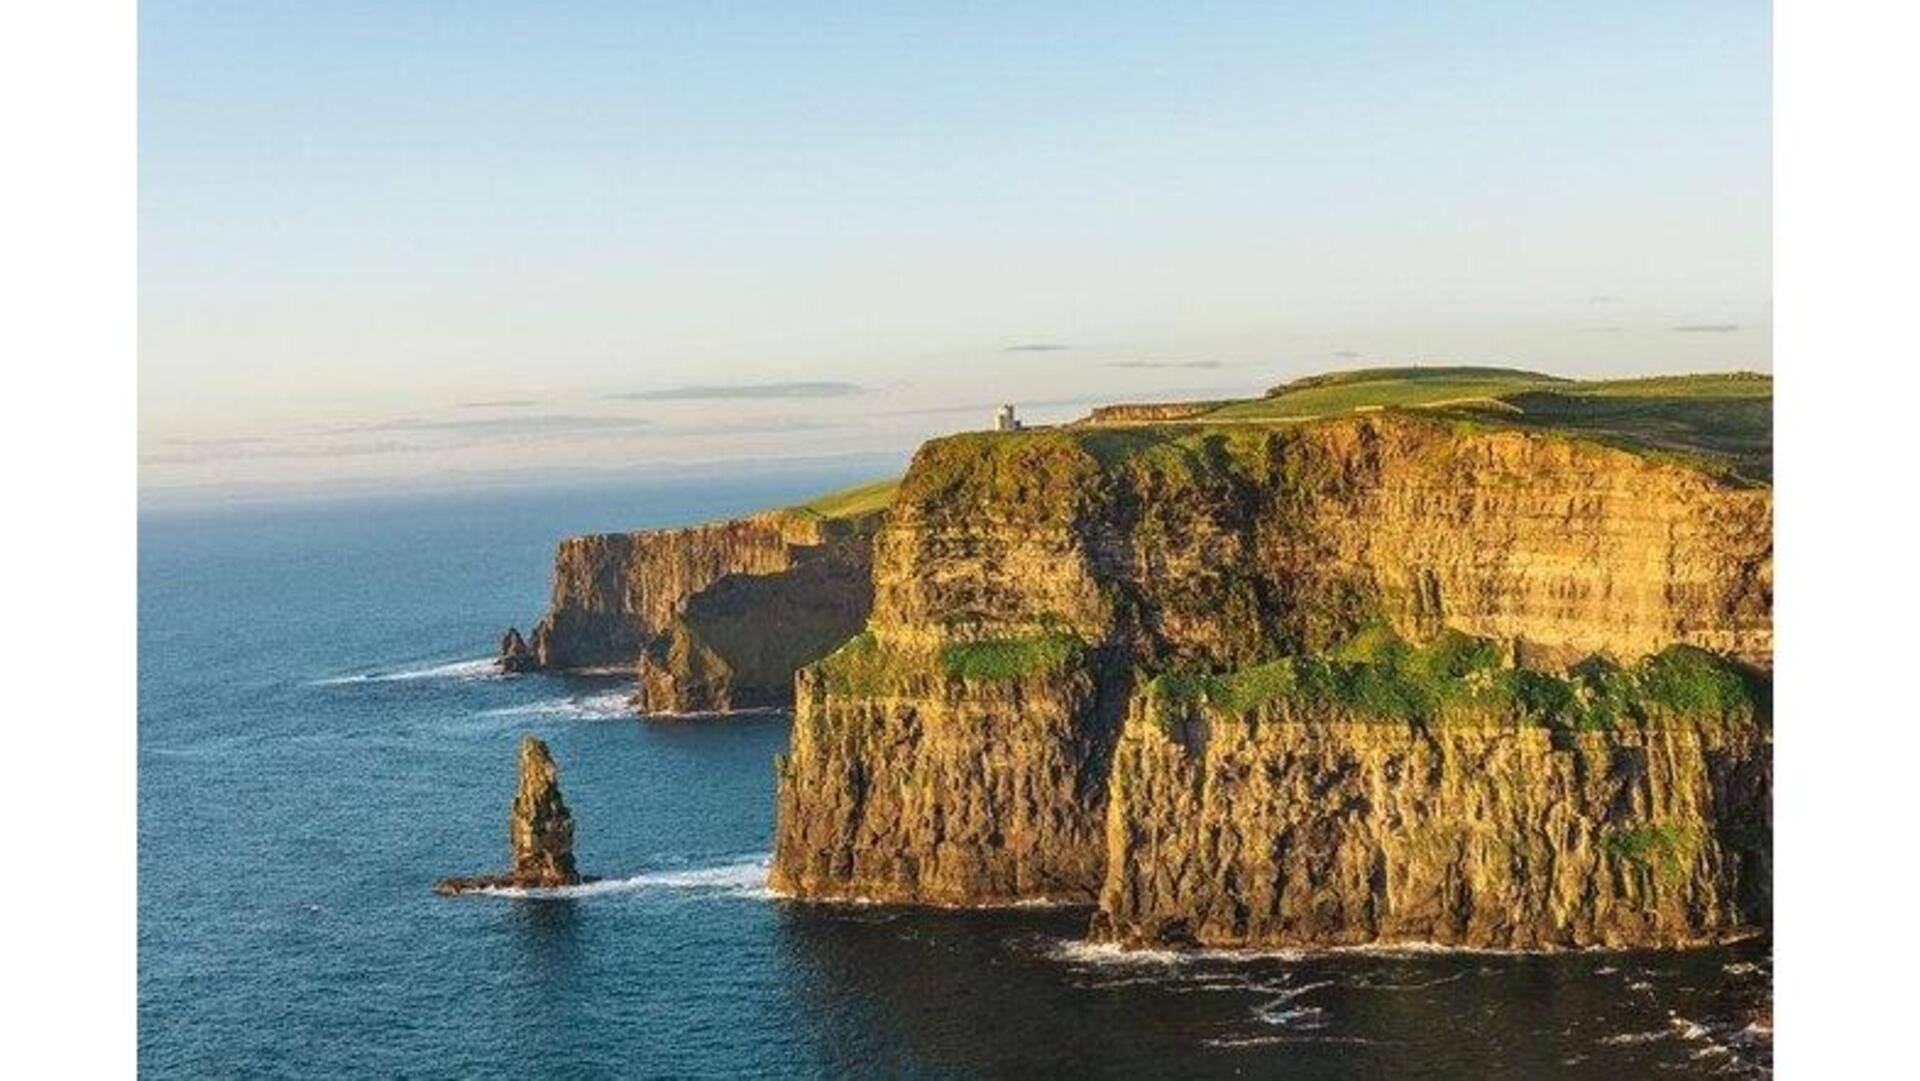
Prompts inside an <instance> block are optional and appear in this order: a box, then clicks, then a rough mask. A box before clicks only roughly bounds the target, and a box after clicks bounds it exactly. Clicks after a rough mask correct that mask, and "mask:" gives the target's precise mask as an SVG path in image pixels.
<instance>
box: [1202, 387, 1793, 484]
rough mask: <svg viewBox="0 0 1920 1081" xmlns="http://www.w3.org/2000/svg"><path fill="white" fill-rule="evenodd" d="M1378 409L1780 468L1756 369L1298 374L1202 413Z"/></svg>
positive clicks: (1748, 468)
mask: <svg viewBox="0 0 1920 1081" xmlns="http://www.w3.org/2000/svg"><path fill="white" fill-rule="evenodd" d="M1377 409H1421V410H1429V411H1433V412H1436V413H1438V414H1440V415H1443V416H1452V417H1455V418H1459V419H1469V420H1477V421H1481V422H1485V423H1493V424H1498V425H1505V426H1510V427H1519V428H1527V429H1534V430H1540V431H1553V432H1561V433H1566V434H1570V435H1577V436H1581V437H1584V438H1589V439H1593V440H1596V441H1598V442H1601V443H1605V444H1607V445H1609V446H1615V447H1619V448H1621V449H1625V450H1632V451H1635V452H1639V453H1649V454H1663V455H1671V456H1677V457H1679V458H1681V459H1683V460H1685V461H1686V462H1688V463H1689V464H1692V465H1695V466H1702V467H1706V468H1708V469H1710V470H1712V471H1716V472H1721V473H1724V474H1727V475H1730V476H1733V477H1735V478H1738V479H1741V480H1746V481H1758V482H1765V481H1767V480H1769V479H1770V478H1771V477H1772V475H1773V379H1772V377H1771V376H1767V375H1762V374H1759V373H1757V372H1706V373H1699V374H1693V375H1663V376H1652V377H1648V378H1642V379H1607V380H1596V381H1577V380H1571V379H1562V378H1559V377H1557V376H1550V375H1543V374H1541V373H1539V372H1529V371H1521V370H1517V369H1507V368H1468V367H1435V368H1369V369H1362V370H1359V371H1352V372H1333V373H1329V374H1326V375H1318V376H1310V377H1308V378H1305V379H1296V380H1294V381H1293V382H1291V383H1284V384H1282V385H1280V386H1277V387H1275V388H1273V389H1272V390H1271V391H1269V392H1268V393H1267V396H1266V397H1264V398H1253V399H1249V400H1246V401H1239V402H1232V403H1229V404H1226V405H1223V406H1221V407H1220V408H1218V409H1215V410H1213V411H1212V412H1209V413H1206V414H1204V415H1203V416H1202V417H1201V418H1200V419H1201V420H1203V421H1217V422H1222V423H1229V422H1231V423H1245V422H1249V421H1273V422H1288V421H1301V420H1308V419H1311V418H1315V417H1325V416H1334V415H1338V414H1342V413H1352V412H1365V411H1370V410H1377Z"/></svg>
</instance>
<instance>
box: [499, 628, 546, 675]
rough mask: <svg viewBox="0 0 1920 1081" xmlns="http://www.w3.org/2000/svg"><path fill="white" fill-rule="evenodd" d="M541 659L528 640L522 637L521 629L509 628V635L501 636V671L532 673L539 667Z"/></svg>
mask: <svg viewBox="0 0 1920 1081" xmlns="http://www.w3.org/2000/svg"><path fill="white" fill-rule="evenodd" d="M539 663H540V661H539V657H538V656H537V655H536V654H535V653H534V652H533V647H531V646H529V645H527V640H526V639H525V638H522V637H520V628H518V627H508V628H507V633H506V634H503V635H501V636H500V670H501V671H503V672H530V671H533V670H534V669H535V668H537V667H539Z"/></svg>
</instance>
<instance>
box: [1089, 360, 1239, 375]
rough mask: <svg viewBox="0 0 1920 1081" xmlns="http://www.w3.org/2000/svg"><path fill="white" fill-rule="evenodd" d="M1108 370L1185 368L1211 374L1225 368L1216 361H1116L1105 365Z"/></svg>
mask: <svg viewBox="0 0 1920 1081" xmlns="http://www.w3.org/2000/svg"><path fill="white" fill-rule="evenodd" d="M1107 367H1109V368H1134V369H1141V370H1148V369H1167V368H1187V369H1191V370H1194V371H1203V372H1211V371H1215V370H1218V369H1220V368H1224V367H1226V365H1225V364H1223V363H1221V362H1220V361H1217V360H1116V361H1112V362H1111V363H1109V364H1108V365H1107Z"/></svg>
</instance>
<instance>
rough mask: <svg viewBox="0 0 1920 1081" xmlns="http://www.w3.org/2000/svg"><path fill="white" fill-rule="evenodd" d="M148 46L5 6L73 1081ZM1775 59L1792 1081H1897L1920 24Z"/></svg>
mask: <svg viewBox="0 0 1920 1081" xmlns="http://www.w3.org/2000/svg"><path fill="white" fill-rule="evenodd" d="M134 30H135V26H134V13H133V9H132V5H130V4H126V3H118V2H113V0H68V2H66V3H61V4H16V5H10V6H8V7H7V8H6V9H5V12H4V14H3V15H0V131H5V132H6V133H7V136H8V138H7V143H8V148H9V150H10V151H11V153H10V154H9V155H8V156H9V158H10V163H9V165H8V167H7V169H6V170H5V172H4V174H0V195H4V198H0V215H4V219H3V220H0V235H3V236H4V237H5V243H4V245H0V297H4V309H3V311H0V358H4V359H5V373H6V393H5V394H4V396H0V400H4V402H5V423H4V424H0V439H4V452H5V455H6V457H5V461H6V463H7V466H8V473H9V481H10V484H9V486H8V499H7V501H6V506H7V511H8V514H7V517H8V522H9V525H10V528H8V529H6V530H4V531H0V538H4V539H0V543H3V544H4V545H5V547H4V551H3V552H0V582H4V598H5V601H6V612H7V615H8V617H9V618H8V620H7V622H6V629H7V631H8V641H9V646H10V648H9V649H8V650H7V653H6V655H7V658H8V661H9V662H10V663H8V665H7V668H6V670H7V672H8V674H9V676H10V677H11V678H10V680H9V691H10V692H11V693H10V694H9V696H8V705H9V708H8V710H7V716H6V720H7V744H6V749H7V752H8V759H9V762H8V765H9V768H8V769H7V770H6V773H5V780H4V783H0V799H4V800H5V810H6V821H7V824H8V842H9V843H8V846H7V850H8V859H7V868H8V870H9V872H10V874H9V881H8V882H7V883H6V884H5V887H4V888H0V898H3V900H0V927H4V929H5V931H4V933H5V935H6V938H7V944H6V957H7V975H8V977H9V983H10V984H11V985H12V988H11V989H12V991H13V992H14V993H11V994H9V995H8V1001H7V1004H6V1023H5V1025H4V1026H0V1032H3V1033H4V1035H3V1036H0V1038H3V1039H4V1040H5V1048H4V1057H5V1059H6V1061H8V1063H9V1064H10V1065H11V1066H13V1067H14V1068H15V1069H16V1070H18V1069H20V1068H21V1067H22V1066H25V1065H29V1064H31V1063H32V1062H34V1061H36V1060H38V1061H44V1062H46V1063H48V1064H58V1069H59V1072H60V1073H61V1074H62V1075H66V1076H94V1075H98V1074H101V1073H126V1072H131V1069H132V1067H133V1064H134V1055H135V1017H136V1014H135V983H134V976H135V969H134V965H135V948H134V947H135V939H134V887H135V881H134V868H135V857H134V822H135V808H134V800H135V777H134V753H133V749H134V721H135V709H136V700H135V695H134V682H133V663H132V662H133V648H134V615H135V613H134V599H133V598H134V584H135V583H134V557H133V549H134V543H135V535H134V517H133V507H134V485H135V477H134V448H133V436H134V425H135V411H134V401H135V399H134V374H135V373H134V363H133V356H134V349H135V335H134V328H135V307H134V247H133V245H134V235H135V233H134V211H135V204H136V188H135V173H134V158H133V154H134V144H135V128H134V124H135V116H134V110H135V82H134V80H135V70H136V68H135V42H134ZM1775 45H1776V72H1775V74H1776V77H1777V89H1778V92H1777V98H1776V102H1777V107H1776V117H1777V127H1776V155H1777V157H1776V163H1777V164H1776V176H1775V182H1776V188H1775V190H1776V198H1777V202H1776V209H1777V218H1776V245H1775V254H1776V259H1777V275H1776V297H1775V310H1776V327H1777V332H1776V350H1775V366H1776V371H1777V373H1778V375H1779V394H1778V398H1777V401H1778V421H1777V423H1778V435H1777V440H1776V446H1777V447H1778V448H1779V453H1778V463H1777V478H1778V483H1777V493H1778V507H1779V514H1778V540H1779V575H1778V580H1779V592H1778V613H1779V620H1778V626H1779V628H1780V634H1779V653H1778V657H1779V671H1780V679H1779V684H1778V687H1779V692H1778V706H1779V708H1778V716H1779V724H1778V732H1779V743H1778V748H1779V755H1778V759H1777V761H1778V767H1779V769H1778V774H1779V784H1778V799H1777V801H1776V822H1777V853H1778V864H1777V869H1778V875H1777V885H1778V902H1779V903H1778V922H1777V933H1776V939H1777V953H1778V967H1777V970H1776V971H1777V978H1778V999H1777V1013H1776V1030H1777V1032H1778V1048H1777V1051H1778V1063H1779V1067H1780V1072H1781V1073H1782V1075H1783V1076H1787V1077H1796V1076H1798V1077H1815V1076H1861V1075H1869V1076H1871V1075H1877V1074H1881V1073H1883V1072H1885V1070H1886V1069H1887V1068H1889V1067H1890V1066H1891V1064H1892V1063H1895V1062H1901V1061H1904V1058H1905V1056H1906V1055H1907V1053H1908V1051H1907V1044H1908V1042H1909V1041H1910V1039H1911V1035H1910V1030H1912V1029H1913V1028H1914V1027H1915V1023H1914V1021H1913V1019H1912V1017H1911V1014H1912V1006H1911V994H1910V992H1909V990H1908V987H1909V986H1910V984H1911V982H1912V980H1913V979H1914V969H1915V966H1914V963H1913V961H1914V956H1913V955H1914V953H1915V947H1914V945H1913V940H1914V931H1913V929H1912V928H1911V927H1910V926H1909V925H1910V923H1911V922H1912V915H1911V912H1910V909H1911V908H1912V907H1913V904H1914V902H1915V900H1916V897H1917V896H1920V894H1916V891H1915V890H1914V889H1913V884H1914V882H1913V880H1914V879H1915V877H1916V876H1915V873H1914V871H1913V868H1914V866H1915V864H1916V862H1920V861H1917V860H1916V856H1915V852H1916V849H1917V848H1920V813H1916V803H1920V735H1916V733H1920V707H1917V706H1916V695H1915V692H1914V690H1913V688H1912V687H1911V685H1910V678H1909V673H1910V672H1913V671H1914V670H1916V669H1920V641H1916V640H1915V638H1916V636H1915V635H1914V634H1913V633H1912V631H1911V629H1910V628H1911V627H1912V625H1913V623H1914V621H1915V620H1916V619H1920V603H1916V601H1917V600H1920V599H1917V598H1916V597H1915V593H1916V590H1915V585H1914V582H1915V577H1916V575H1917V574H1920V558H1917V552H1916V550H1917V549H1920V509H1916V508H1917V507H1920V499H1917V498H1916V495H1915V491H1914V490H1915V484H1914V478H1915V475H1916V467H1920V394H1916V393H1915V391H1916V387H1915V383H1916V380H1915V378H1914V376H1913V368H1914V366H1915V365H1916V364H1920V357H1917V356H1916V349H1915V346H1914V340H1915V338H1916V336H1920V334H1917V332H1916V330H1915V328H1914V326H1913V319H1912V315H1911V312H1912V311H1913V310H1914V309H1915V308H1916V307H1920V299H1916V295H1915V294H1916V289H1917V287H1920V275H1916V274H1915V272H1914V270H1913V267H1912V264H1913V262H1914V260H1915V259H1916V253H1920V230H1917V229H1916V224H1915V210H1914V201H1915V199H1916V193H1920V175H1916V173H1917V172H1920V171H1917V170H1916V168H1915V165H1914V161H1915V156H1916V153H1917V151H1916V149H1915V145H1916V140H1915V138H1914V135H1913V131H1914V127H1915V121H1914V118H1913V115H1912V113H1913V109H1912V104H1911V103H1913V102H1915V101H1920V80H1916V78H1915V74H1914V73H1915V70H1916V68H1920V55H1916V53H1917V51H1920V15H1917V14H1916V13H1915V11H1914V9H1912V8H1911V7H1909V6H1906V5H1895V4H1885V3H1865V2H1843V3H1835V2H1833V0H1823V2H1820V3H1814V2H1812V0H1788V2H1783V3H1781V4H1780V5H1779V6H1778V8H1777V10H1776V25H1775ZM1895 1056H1900V1057H1895Z"/></svg>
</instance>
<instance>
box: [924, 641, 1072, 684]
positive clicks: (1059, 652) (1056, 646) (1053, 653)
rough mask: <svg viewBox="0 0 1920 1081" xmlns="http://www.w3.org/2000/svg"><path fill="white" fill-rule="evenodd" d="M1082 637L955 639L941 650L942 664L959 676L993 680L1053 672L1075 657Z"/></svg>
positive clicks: (948, 672) (954, 675)
mask: <svg viewBox="0 0 1920 1081" xmlns="http://www.w3.org/2000/svg"><path fill="white" fill-rule="evenodd" d="M1079 651H1080V640H1079V639H1078V638H1075V637H1074V636H1073V635H1070V634H1064V633H1050V634H1037V635H1033V636H1032V637H1028V638H991V639H987V640H984V641H979V642H955V643H953V644H951V645H948V646H945V647H943V648H942V649H941V651H940V665H941V667H942V668H943V669H944V670H945V671H946V673H947V675H949V676H953V677H954V678H956V679H966V680H974V681H976V682H990V681H1000V680H1009V679H1019V678H1020V677H1022V676H1029V675H1033V674H1035V673H1038V672H1051V671H1053V670H1055V669H1057V668H1059V667H1060V666H1062V665H1064V664H1066V663H1067V662H1068V661H1070V660H1072V659H1073V658H1074V657H1075V656H1076V655H1078V653H1079Z"/></svg>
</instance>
